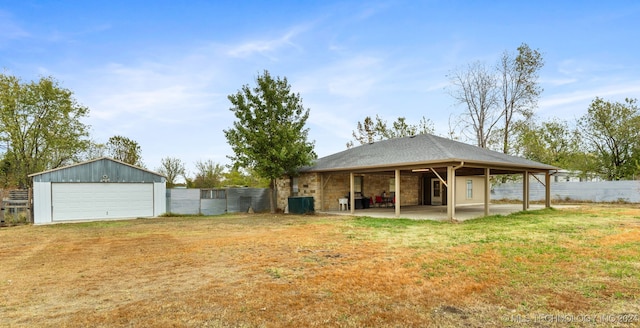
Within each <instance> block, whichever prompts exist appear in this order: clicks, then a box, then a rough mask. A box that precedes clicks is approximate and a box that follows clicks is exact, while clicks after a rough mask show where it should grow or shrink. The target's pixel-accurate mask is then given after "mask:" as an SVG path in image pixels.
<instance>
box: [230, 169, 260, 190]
mask: <svg viewBox="0 0 640 328" xmlns="http://www.w3.org/2000/svg"><path fill="white" fill-rule="evenodd" d="M245 171H248V170H243V169H240V168H237V167H232V168H231V170H230V171H229V172H227V173H225V174H224V185H225V186H232V187H252V188H268V187H269V180H267V179H264V178H260V177H258V176H256V175H255V174H254V173H251V171H248V172H245Z"/></svg>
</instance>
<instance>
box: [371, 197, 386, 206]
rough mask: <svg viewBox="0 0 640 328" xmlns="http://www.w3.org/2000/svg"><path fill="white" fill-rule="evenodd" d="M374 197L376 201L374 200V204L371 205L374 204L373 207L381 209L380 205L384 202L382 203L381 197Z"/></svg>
mask: <svg viewBox="0 0 640 328" xmlns="http://www.w3.org/2000/svg"><path fill="white" fill-rule="evenodd" d="M375 197H376V200H375V202H374V203H373V204H374V206H376V207H382V203H384V201H382V196H375Z"/></svg>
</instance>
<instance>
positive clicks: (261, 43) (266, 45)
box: [227, 26, 307, 61]
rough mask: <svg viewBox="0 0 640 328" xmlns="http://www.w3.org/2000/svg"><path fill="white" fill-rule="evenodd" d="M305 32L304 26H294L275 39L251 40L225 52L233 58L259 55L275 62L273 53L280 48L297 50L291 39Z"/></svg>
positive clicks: (275, 58)
mask: <svg viewBox="0 0 640 328" xmlns="http://www.w3.org/2000/svg"><path fill="white" fill-rule="evenodd" d="M306 30H307V27H305V26H296V27H293V28H291V29H290V30H289V31H287V32H285V33H284V34H283V35H282V36H280V37H277V38H273V39H259V40H251V41H247V42H244V43H241V44H237V45H233V46H231V47H230V49H228V50H227V55H228V56H229V57H233V58H247V57H250V56H253V55H254V54H260V55H262V56H265V57H267V58H269V59H271V60H274V61H275V60H277V56H276V55H274V53H275V52H276V51H278V50H280V49H282V48H285V47H291V48H295V49H298V50H299V49H300V47H299V46H298V45H297V44H296V43H295V42H293V39H294V38H295V37H296V36H298V35H299V34H301V33H303V32H304V31H306Z"/></svg>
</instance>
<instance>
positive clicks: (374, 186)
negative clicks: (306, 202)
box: [315, 173, 421, 211]
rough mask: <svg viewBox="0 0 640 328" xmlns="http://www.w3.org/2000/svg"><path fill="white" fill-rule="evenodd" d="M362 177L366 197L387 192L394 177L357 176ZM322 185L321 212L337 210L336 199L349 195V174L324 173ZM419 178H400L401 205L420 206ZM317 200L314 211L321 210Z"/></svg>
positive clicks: (407, 176) (378, 175)
mask: <svg viewBox="0 0 640 328" xmlns="http://www.w3.org/2000/svg"><path fill="white" fill-rule="evenodd" d="M357 175H359V176H362V177H363V180H362V187H363V190H362V191H363V193H364V195H365V196H366V197H374V196H376V195H378V196H380V195H382V191H387V193H388V192H389V181H390V179H392V178H393V177H394V175H393V174H357ZM323 183H324V184H325V187H324V193H322V194H324V198H325V202H324V203H323V204H322V210H324V211H328V210H338V209H339V205H338V199H339V198H343V197H346V196H347V194H349V173H324V178H323ZM420 189H421V188H420V177H419V176H417V175H403V176H401V177H400V190H401V194H400V201H401V204H400V205H401V206H403V205H418V204H420V195H421V193H420ZM318 201H319V199H318V198H316V199H315V202H316V210H320V209H321V208H320V207H319V206H318V205H317V204H319V202H318Z"/></svg>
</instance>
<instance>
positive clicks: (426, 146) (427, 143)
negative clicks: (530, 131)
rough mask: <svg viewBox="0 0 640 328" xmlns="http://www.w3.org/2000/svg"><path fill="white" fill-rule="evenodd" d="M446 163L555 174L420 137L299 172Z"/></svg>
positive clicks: (362, 149)
mask: <svg viewBox="0 0 640 328" xmlns="http://www.w3.org/2000/svg"><path fill="white" fill-rule="evenodd" d="M449 162H465V163H470V164H472V163H475V164H479V165H484V166H499V167H509V168H530V169H535V170H555V169H557V168H556V167H554V166H551V165H546V164H542V163H538V162H535V161H531V160H528V159H524V158H521V157H516V156H511V155H506V154H503V153H500V152H496V151H492V150H488V149H483V148H480V147H477V146H473V145H469V144H465V143H462V142H458V141H454V140H450V139H446V138H442V137H438V136H434V135H431V134H421V135H416V136H411V137H404V138H395V139H388V140H381V141H376V142H373V143H369V144H364V145H360V146H358V147H354V148H351V149H347V150H344V151H341V152H339V153H335V154H332V155H329V156H326V157H322V158H319V159H317V160H316V161H315V163H314V164H313V165H312V166H310V167H306V168H304V169H303V170H302V171H307V172H310V171H336V170H351V169H371V168H381V167H402V166H411V165H420V164H437V163H449Z"/></svg>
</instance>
